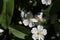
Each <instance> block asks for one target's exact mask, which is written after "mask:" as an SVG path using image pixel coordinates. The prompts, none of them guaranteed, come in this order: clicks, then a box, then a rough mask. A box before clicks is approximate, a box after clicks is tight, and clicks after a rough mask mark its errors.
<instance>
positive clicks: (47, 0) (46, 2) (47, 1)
mask: <svg viewBox="0 0 60 40" xmlns="http://www.w3.org/2000/svg"><path fill="white" fill-rule="evenodd" d="M41 2H42V4H45V5H50V4H51V2H52V0H41Z"/></svg>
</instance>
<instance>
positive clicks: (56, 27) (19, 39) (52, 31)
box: [0, 0, 60, 40]
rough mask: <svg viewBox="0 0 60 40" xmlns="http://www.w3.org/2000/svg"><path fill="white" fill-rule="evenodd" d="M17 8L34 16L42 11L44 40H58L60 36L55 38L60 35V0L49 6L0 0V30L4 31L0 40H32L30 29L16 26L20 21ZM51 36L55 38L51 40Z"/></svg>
mask: <svg viewBox="0 0 60 40" xmlns="http://www.w3.org/2000/svg"><path fill="white" fill-rule="evenodd" d="M19 8H21V10H23V9H24V10H25V11H27V12H28V11H31V12H32V13H33V14H34V15H35V14H37V13H38V12H41V11H43V12H44V13H45V14H44V17H45V18H46V19H47V22H46V23H47V24H46V25H45V26H46V27H45V28H46V29H47V30H48V34H47V36H46V38H45V40H60V36H59V37H57V36H56V34H57V33H59V34H60V22H58V20H59V19H60V15H59V13H60V0H53V1H52V4H51V5H50V6H46V5H42V3H41V0H0V28H1V27H2V29H4V32H3V35H2V36H1V37H0V40H32V38H31V33H30V30H31V29H30V28H29V27H25V26H24V25H23V24H22V25H19V24H18V22H19V21H22V19H21V16H20V13H21V12H20V11H19V10H18V9H19ZM52 36H54V37H56V38H55V39H51V37H52Z"/></svg>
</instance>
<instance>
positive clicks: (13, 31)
mask: <svg viewBox="0 0 60 40" xmlns="http://www.w3.org/2000/svg"><path fill="white" fill-rule="evenodd" d="M9 30H10V32H11V33H12V34H13V35H14V36H16V37H18V38H21V39H25V36H26V34H24V33H22V32H20V31H18V30H16V29H14V28H12V27H9ZM23 31H24V30H23Z"/></svg>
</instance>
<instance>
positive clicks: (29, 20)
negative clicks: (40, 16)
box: [23, 18, 38, 27]
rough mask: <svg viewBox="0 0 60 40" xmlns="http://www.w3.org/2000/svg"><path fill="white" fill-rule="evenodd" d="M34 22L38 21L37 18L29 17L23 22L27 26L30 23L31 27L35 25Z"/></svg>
mask: <svg viewBox="0 0 60 40" xmlns="http://www.w3.org/2000/svg"><path fill="white" fill-rule="evenodd" d="M34 22H38V21H37V19H35V18H29V19H24V20H23V24H24V25H25V26H28V25H29V27H33V26H34Z"/></svg>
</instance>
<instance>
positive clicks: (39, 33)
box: [31, 25, 47, 40]
mask: <svg viewBox="0 0 60 40" xmlns="http://www.w3.org/2000/svg"><path fill="white" fill-rule="evenodd" d="M31 33H32V34H33V35H32V38H33V39H34V40H37V39H38V40H44V36H45V35H46V34H47V30H46V29H43V26H41V25H38V26H37V28H32V30H31Z"/></svg>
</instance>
